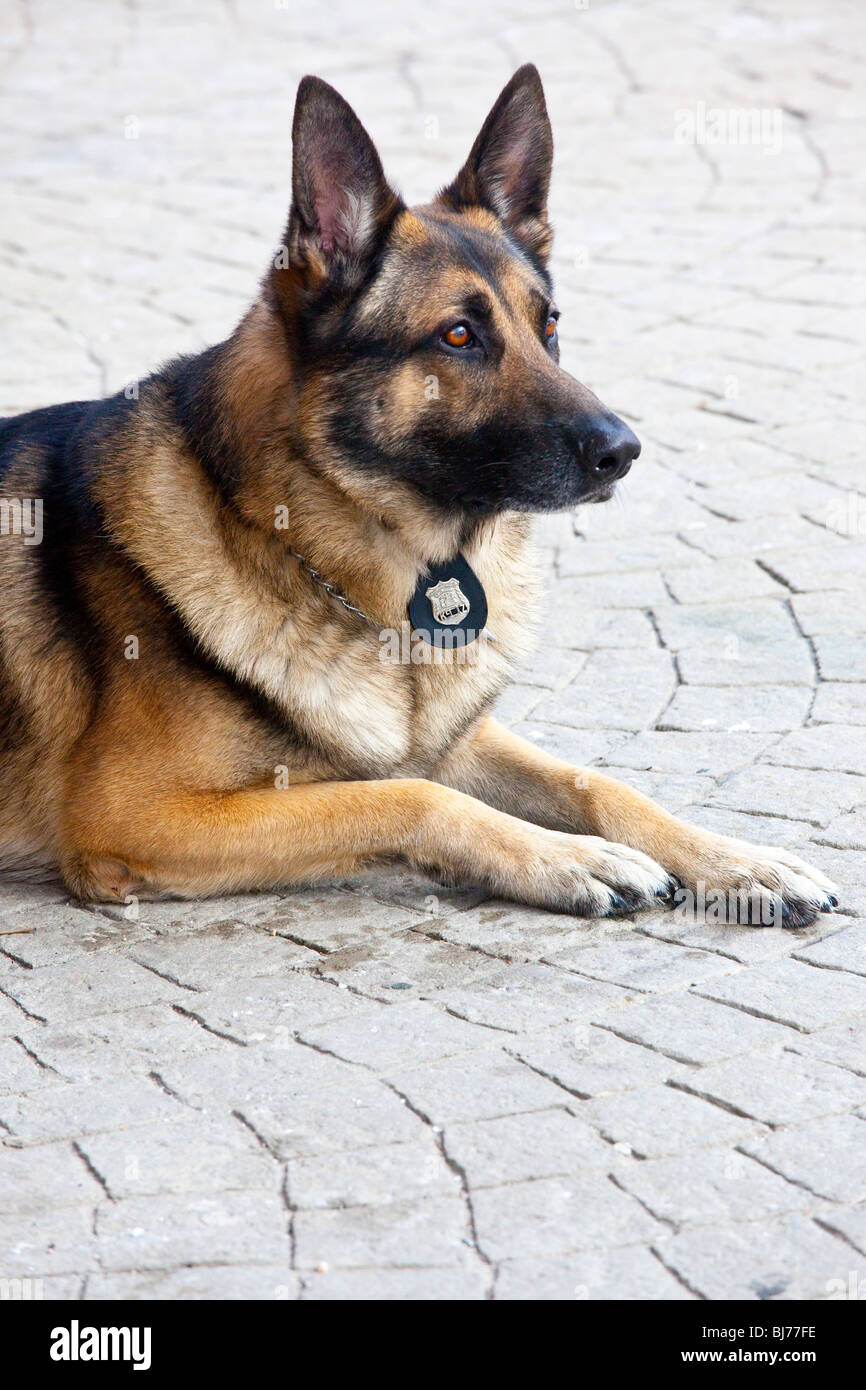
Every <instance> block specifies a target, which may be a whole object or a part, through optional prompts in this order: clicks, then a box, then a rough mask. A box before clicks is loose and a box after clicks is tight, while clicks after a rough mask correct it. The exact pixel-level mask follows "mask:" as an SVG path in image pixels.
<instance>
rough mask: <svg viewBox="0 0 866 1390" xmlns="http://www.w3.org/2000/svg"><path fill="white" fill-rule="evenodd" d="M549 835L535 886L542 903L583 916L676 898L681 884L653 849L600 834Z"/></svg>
mask: <svg viewBox="0 0 866 1390" xmlns="http://www.w3.org/2000/svg"><path fill="white" fill-rule="evenodd" d="M547 834H548V835H549V837H550V838H549V841H548V846H549V848H548V846H546V847H545V851H543V852H542V853H541V854H540V855H539V857H538V859H537V861H536V866H535V874H534V878H535V884H534V889H531V890H530V895H533V891H534V896H535V900H536V901H537V902H538V903H539V904H540V905H543V906H545V907H551V908H553V909H554V910H556V911H559V912H572V913H575V914H576V915H577V916H579V917H622V916H626V915H628V914H630V913H632V912H638V911H640V910H641V909H642V908H647V907H658V906H659V903H660V902H665V903H669V902H670V901H671V899H672V895H673V891H674V888H675V886H676V884H675V882H674V880H673V879H672V878H671V876H670V874H669V873H668V872H667V871H666V870H665V869H663V868H662V866H661V864H657V863H656V862H655V860H654V859H650V857H649V855H648V854H643V853H642V852H641V851H640V850H637V849H630V848H629V847H628V846H627V845H620V844H616V843H613V842H611V841H609V840H603V839H601V838H599V837H597V836H595V835H562V834H557V833H556V832H547Z"/></svg>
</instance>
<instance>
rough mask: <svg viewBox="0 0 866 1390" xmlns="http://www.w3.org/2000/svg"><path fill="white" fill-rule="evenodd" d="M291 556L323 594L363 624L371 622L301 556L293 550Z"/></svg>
mask: <svg viewBox="0 0 866 1390" xmlns="http://www.w3.org/2000/svg"><path fill="white" fill-rule="evenodd" d="M291 554H292V555H294V557H295V559H296V560H297V561H298V562H299V564H300V565H302V567H303V568H304V569H305V570H306V571H307V574H309V575H310V576H311V577H312V578H313V579H314V580H315V581H316V583H317V584H321V586H322V588H323V589H324V590H325V593H326V594H328V595H329V597H330V598H335V599H336V600H337V602H338V603H342V605H343V607H344V608H346V609H348V611H349V612H350V613H357V615H358V617H359V618H363V619H364V622H365V623H369V622H370V621H371V619H370V618H368V617H367V614H366V613H362V612H361V610H360V608H356V607H355V605H354V603H350V602H349V600H348V599H347V598H346V595H345V594H344V593H342V592H341V590H340V589H338V588H337V587H336V585H334V584H331V583H329V581H328V580H327V579H326V578H325V576H324V575H323V574H320V573H319V571H318V570H314V569H313V566H312V565H308V564H307V562H306V560H305V559H304V557H303V555H299V554H298V552H297V550H293V551H292V552H291Z"/></svg>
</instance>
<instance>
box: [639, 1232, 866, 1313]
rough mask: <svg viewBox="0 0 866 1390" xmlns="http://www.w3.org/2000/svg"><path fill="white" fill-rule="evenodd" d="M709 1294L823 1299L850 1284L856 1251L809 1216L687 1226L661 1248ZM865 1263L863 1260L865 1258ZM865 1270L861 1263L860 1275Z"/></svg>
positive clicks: (671, 1263)
mask: <svg viewBox="0 0 866 1390" xmlns="http://www.w3.org/2000/svg"><path fill="white" fill-rule="evenodd" d="M658 1249H659V1253H660V1254H661V1257H662V1258H663V1259H664V1261H665V1263H666V1264H667V1265H668V1267H669V1268H670V1269H672V1270H674V1271H675V1272H676V1274H677V1275H678V1276H679V1277H680V1278H681V1279H683V1280H684V1281H685V1282H686V1283H687V1284H688V1286H689V1287H690V1288H692V1289H695V1290H696V1292H698V1293H700V1294H702V1295H703V1297H704V1298H709V1299H720V1298H725V1299H729V1298H733V1299H739V1298H742V1299H749V1300H751V1299H758V1300H762V1301H763V1300H767V1299H769V1300H772V1301H786V1300H789V1299H801V1298H802V1299H823V1298H827V1297H829V1296H830V1294H831V1293H832V1292H833V1291H834V1290H835V1289H836V1288H837V1287H840V1286H842V1287H844V1286H847V1282H848V1272H849V1270H851V1269H856V1268H857V1266H858V1256H857V1254H856V1252H854V1251H852V1250H850V1248H849V1249H847V1251H846V1247H845V1245H844V1244H843V1242H842V1241H841V1240H837V1239H835V1238H834V1237H833V1236H831V1235H830V1234H828V1232H826V1231H823V1230H821V1229H820V1227H818V1226H816V1225H815V1223H814V1222H813V1221H810V1220H809V1218H808V1217H805V1216H793V1217H787V1218H785V1219H784V1220H781V1221H776V1222H767V1223H763V1222H762V1223H760V1224H759V1223H756V1222H748V1223H744V1224H742V1225H731V1226H708V1227H704V1228H702V1229H695V1230H689V1231H683V1232H681V1233H680V1234H679V1235H675V1236H672V1237H671V1239H670V1240H669V1241H667V1242H666V1243H665V1244H664V1245H663V1246H660V1247H658ZM860 1263H861V1265H862V1262H860ZM864 1273H866V1266H862V1267H861V1268H860V1269H859V1271H858V1274H859V1277H860V1278H862V1277H863V1274H864Z"/></svg>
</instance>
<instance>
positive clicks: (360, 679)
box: [176, 528, 535, 777]
mask: <svg viewBox="0 0 866 1390" xmlns="http://www.w3.org/2000/svg"><path fill="white" fill-rule="evenodd" d="M201 558H202V560H203V556H202V557H201ZM470 561H471V562H473V563H474V566H475V568H476V572H477V573H478V576H479V578H480V579H481V582H482V583H483V584H484V586H485V590H486V592H487V598H488V604H489V618H488V626H489V629H490V631H491V632H492V634H493V636H494V638H495V641H486V640H484V639H482V640H480V641H479V642H477V643H474V644H473V645H472V646H471V647H468V648H464V649H463V651H462V652H460V651H459V649H458V650H456V651H455V652H451V653H449V652H446V651H439V652H437V651H435V650H433V649H431V648H429V647H427V646H426V644H424V643H423V642H422V641H421V640H420V639H417V638H413V637H412V636H411V633H410V627H409V624H408V615H405V616H404V621H403V623H402V625H401V626H400V627H383V628H379V627H378V626H377V625H376V624H375V623H373V622H369V621H365V620H364V619H362V618H360V617H357V616H354V615H351V614H347V613H346V612H345V611H344V610H343V609H342V608H341V607H340V605H339V604H338V603H337V602H336V601H335V600H334V599H332V598H330V597H328V596H327V595H326V594H325V592H324V591H323V590H322V589H321V588H320V587H318V586H316V584H315V582H314V581H313V580H312V579H310V578H309V576H306V575H299V576H298V583H297V585H296V586H295V588H294V591H293V600H292V602H290V603H284V602H280V601H278V600H276V599H273V600H272V601H271V602H263V600H262V597H261V594H260V593H258V594H256V593H252V592H251V591H250V590H249V589H248V588H247V586H246V584H245V583H244V582H243V576H242V574H240V573H239V572H238V571H237V570H235V569H233V568H232V567H230V566H228V565H226V564H225V561H224V559H223V563H222V564H216V565H214V567H213V570H212V571H211V574H210V577H209V578H208V579H207V580H205V582H202V580H203V579H204V574H203V570H202V568H201V567H200V566H196V572H197V583H196V585H195V589H194V590H192V591H187V593H186V594H184V595H182V596H181V595H179V594H177V593H176V597H177V598H178V599H179V604H178V606H179V607H180V608H181V610H182V611H183V613H184V616H185V618H186V621H187V624H188V626H189V627H190V628H191V630H192V631H193V633H194V634H195V636H196V638H197V640H198V641H199V642H200V643H202V644H203V645H204V646H205V647H206V648H207V649H208V650H209V652H210V653H211V654H212V656H214V657H216V658H217V660H218V661H219V664H220V665H221V666H222V667H223V668H224V669H228V670H229V671H231V672H232V673H233V674H234V675H235V676H237V677H238V679H239V680H241V681H242V682H243V683H244V684H246V685H247V686H252V687H254V688H255V689H256V690H257V691H258V692H259V693H260V694H262V695H264V696H265V697H266V698H267V700H268V701H269V702H270V704H271V706H272V707H276V708H277V710H278V711H282V712H283V713H284V715H285V717H286V720H287V723H288V724H289V725H290V726H291V727H292V728H293V729H294V730H296V731H297V733H299V734H300V735H301V738H302V740H303V741H304V742H305V743H306V744H307V745H308V747H309V748H311V749H314V750H316V752H317V753H318V754H319V756H320V757H321V758H323V759H324V766H320V772H321V773H322V774H324V775H330V776H337V777H346V776H350V777H394V776H424V775H427V774H429V773H430V772H431V770H432V769H433V768H434V767H435V765H436V763H437V761H438V760H439V758H440V757H441V756H442V755H443V754H444V753H445V752H446V750H447V749H448V748H449V747H450V746H451V745H452V744H453V742H454V741H455V739H457V738H458V737H459V736H460V735H461V734H462V733H463V732H464V731H465V730H466V729H467V728H468V727H469V725H471V723H472V722H473V720H474V719H475V718H477V717H478V715H479V714H481V713H482V711H484V710H485V708H487V707H489V705H490V704H491V702H492V701H493V699H494V698H495V697H496V695H497V694H498V693H499V691H500V690H501V689H502V686H503V685H504V684H505V682H506V681H507V680H508V679H509V677H510V676H511V675H512V674H513V671H514V668H515V666H516V665H517V664H518V663H519V661H520V660H521V659H522V657H523V656H524V655H525V653H526V650H527V648H528V645H529V641H530V620H531V615H532V607H533V599H534V592H535V571H534V565H533V564H532V557H531V554H530V552H529V549H528V547H527V546H526V544H525V541H524V540H523V538H522V537H521V538H520V543H519V544H515V537H514V536H513V535H511V534H509V533H508V531H507V528H506V533H505V535H504V537H503V539H502V541H501V542H499V543H496V542H494V543H491V544H487V545H486V546H485V547H483V548H482V549H481V551H480V552H479V553H478V554H475V555H470ZM187 574H189V570H187ZM286 756H287V759H288V762H289V766H290V767H291V755H290V754H287V755H286Z"/></svg>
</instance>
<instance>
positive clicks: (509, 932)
mask: <svg viewBox="0 0 866 1390" xmlns="http://www.w3.org/2000/svg"><path fill="white" fill-rule="evenodd" d="M623 930H624V928H623V927H622V924H621V923H618V922H614V921H612V920H611V919H609V918H608V919H604V918H602V919H597V918H596V919H594V920H588V919H582V918H575V917H573V916H571V914H564V913H559V912H546V911H544V910H543V909H541V908H534V907H524V906H523V905H522V904H520V903H509V902H502V901H499V900H497V899H490V900H489V901H487V902H484V903H481V904H479V906H478V907H475V908H471V909H470V910H469V911H468V912H460V913H456V914H453V915H452V916H450V917H448V918H447V920H444V921H441V922H440V921H437V922H436V924H435V925H433V926H431V932H432V933H433V934H435V935H436V936H438V937H443V938H444V939H445V940H446V941H452V942H454V944H455V945H459V946H469V947H470V948H471V949H473V950H476V951H482V952H483V953H484V954H485V955H490V956H499V957H501V958H502V959H504V960H508V961H515V960H516V961H521V960H522V961H540V960H541V959H542V957H544V956H552V955H555V954H556V952H557V951H560V950H564V949H565V948H566V947H568V946H569V945H577V944H578V943H580V942H594V941H597V940H599V939H602V938H604V937H605V936H607V935H608V934H610V933H613V934H615V935H618V934H620V933H621V932H622V931H623Z"/></svg>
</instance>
